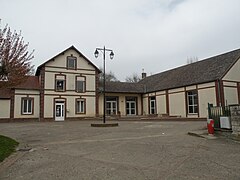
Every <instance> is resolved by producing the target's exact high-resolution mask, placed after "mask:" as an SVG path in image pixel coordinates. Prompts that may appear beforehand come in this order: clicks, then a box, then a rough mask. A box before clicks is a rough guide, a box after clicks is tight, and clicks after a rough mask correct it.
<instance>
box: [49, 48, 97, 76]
mask: <svg viewBox="0 0 240 180" xmlns="http://www.w3.org/2000/svg"><path fill="white" fill-rule="evenodd" d="M71 54H72V55H73V56H75V57H77V68H78V69H91V70H95V68H94V67H93V66H90V65H89V63H88V62H87V61H86V60H85V59H84V58H83V57H79V54H78V53H77V52H76V51H75V50H73V49H69V50H67V51H66V52H64V54H63V55H59V56H58V57H56V58H55V59H54V60H53V61H49V62H48V63H47V66H53V67H63V68H66V64H67V62H66V58H67V56H71ZM73 72H74V70H73Z"/></svg>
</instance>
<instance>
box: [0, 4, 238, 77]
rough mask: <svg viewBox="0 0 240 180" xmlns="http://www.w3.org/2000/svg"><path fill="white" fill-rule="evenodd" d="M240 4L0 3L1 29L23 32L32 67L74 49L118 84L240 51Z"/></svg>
mask: <svg viewBox="0 0 240 180" xmlns="http://www.w3.org/2000/svg"><path fill="white" fill-rule="evenodd" d="M239 8H240V0H41V1H40V0H23V1H20V0H0V9H1V10H0V19H2V22H1V27H3V26H4V25H5V24H8V25H9V26H10V27H11V28H12V30H17V31H20V30H21V31H22V35H23V37H24V40H25V42H29V43H30V45H29V49H30V50H32V49H35V53H34V56H35V58H34V60H33V64H34V65H35V67H37V66H38V65H40V64H42V63H43V62H45V61H46V60H49V59H50V58H51V57H53V56H55V55H56V54H58V53H59V52H61V51H63V50H65V49H66V48H68V47H69V46H71V45H74V46H75V47H76V48H77V49H78V50H79V51H81V52H82V53H83V54H84V55H85V56H87V57H88V58H89V59H90V60H91V61H92V62H93V63H94V64H96V65H97V66H98V67H102V57H99V58H98V59H96V58H95V57H94V51H95V48H96V47H103V46H104V45H105V46H106V48H110V49H112V50H113V51H114V53H115V57H114V59H113V60H110V59H108V60H107V71H110V70H111V71H112V72H114V74H115V75H116V77H117V78H118V79H120V80H122V81H124V80H125V77H126V76H129V75H131V74H133V73H138V74H141V73H142V69H144V71H145V72H146V73H147V74H148V75H150V74H155V73H159V72H162V71H165V70H168V69H172V68H174V67H178V66H181V65H184V64H186V63H187V59H188V58H191V57H197V58H198V59H199V60H201V59H204V58H207V57H210V56H214V55H217V54H220V53H223V52H226V51H230V50H233V49H237V48H240V10H239Z"/></svg>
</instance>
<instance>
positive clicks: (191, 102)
mask: <svg viewBox="0 0 240 180" xmlns="http://www.w3.org/2000/svg"><path fill="white" fill-rule="evenodd" d="M187 102H188V113H189V114H196V113H198V95H197V91H196V90H193V91H188V92H187Z"/></svg>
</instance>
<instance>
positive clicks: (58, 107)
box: [55, 101, 65, 121]
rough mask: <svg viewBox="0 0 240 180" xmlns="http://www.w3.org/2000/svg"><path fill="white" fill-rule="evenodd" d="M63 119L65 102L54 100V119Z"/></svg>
mask: <svg viewBox="0 0 240 180" xmlns="http://www.w3.org/2000/svg"><path fill="white" fill-rule="evenodd" d="M64 119H65V102H64V101H56V102H55V121H64Z"/></svg>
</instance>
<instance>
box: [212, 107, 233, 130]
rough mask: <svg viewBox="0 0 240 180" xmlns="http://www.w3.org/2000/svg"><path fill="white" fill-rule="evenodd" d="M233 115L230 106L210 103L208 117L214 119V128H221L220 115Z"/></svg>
mask: <svg viewBox="0 0 240 180" xmlns="http://www.w3.org/2000/svg"><path fill="white" fill-rule="evenodd" d="M221 116H227V117H231V110H230V106H214V107H213V106H211V105H210V104H208V117H209V118H210V119H213V120H214V128H220V117H221Z"/></svg>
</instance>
